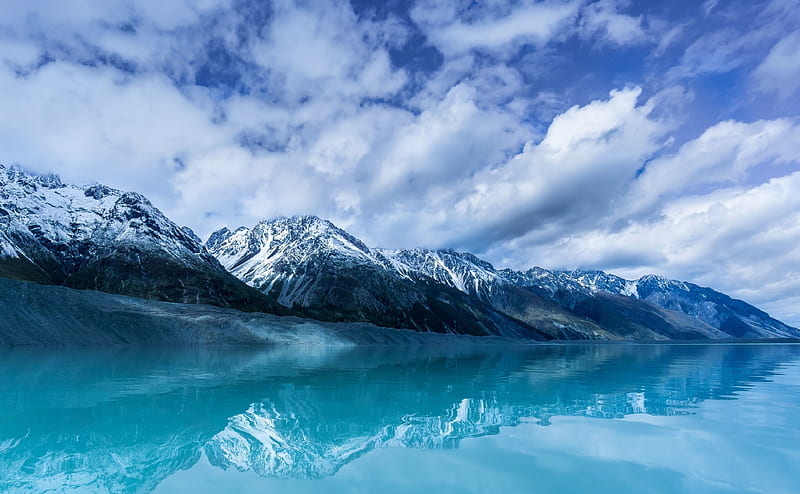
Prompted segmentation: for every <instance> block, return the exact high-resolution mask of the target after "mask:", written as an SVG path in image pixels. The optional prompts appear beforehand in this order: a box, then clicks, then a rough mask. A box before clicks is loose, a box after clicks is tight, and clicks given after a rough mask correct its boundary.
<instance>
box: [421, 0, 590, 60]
mask: <svg viewBox="0 0 800 494" xmlns="http://www.w3.org/2000/svg"><path fill="white" fill-rule="evenodd" d="M436 3H439V2H420V3H418V4H417V5H416V6H415V8H414V9H413V10H412V18H413V19H414V21H415V22H416V23H417V24H418V25H419V26H420V27H422V29H423V30H424V31H425V32H426V34H427V35H428V38H429V39H430V41H431V42H432V43H433V44H434V45H436V47H437V48H439V49H440V50H441V51H442V52H443V53H445V54H446V55H447V56H453V55H458V54H461V53H464V52H467V51H469V50H473V49H490V50H500V49H503V48H504V47H505V46H506V45H508V44H509V43H512V42H515V41H519V42H524V43H531V44H534V45H538V46H542V45H544V44H546V43H547V42H549V41H550V40H551V39H553V38H554V37H556V36H557V35H558V34H559V32H560V31H561V30H562V29H564V28H566V27H568V26H570V25H572V24H573V23H574V21H575V17H576V16H577V13H578V7H579V5H580V3H579V2H578V1H571V2H555V1H550V2H538V3H531V2H526V3H524V4H523V5H520V6H518V7H516V8H513V9H505V10H506V11H502V10H501V13H499V15H492V14H495V12H492V13H489V14H487V15H486V16H484V17H482V18H480V19H476V20H472V21H467V20H463V19H460V18H458V16H457V10H456V9H455V7H454V6H452V4H451V5H450V8H449V9H448V8H447V6H443V5H438V6H434V5H433V4H436Z"/></svg>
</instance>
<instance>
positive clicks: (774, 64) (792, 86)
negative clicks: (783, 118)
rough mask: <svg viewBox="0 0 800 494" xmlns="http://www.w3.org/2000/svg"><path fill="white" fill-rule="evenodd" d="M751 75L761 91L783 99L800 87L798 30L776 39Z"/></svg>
mask: <svg viewBox="0 0 800 494" xmlns="http://www.w3.org/2000/svg"><path fill="white" fill-rule="evenodd" d="M753 75H754V77H755V79H756V81H757V83H758V86H759V88H760V89H761V90H762V91H774V92H776V93H777V94H778V96H779V97H780V98H781V99H784V100H785V99H787V98H789V97H790V96H791V95H792V94H794V93H795V92H796V91H797V89H798V88H800V31H794V32H793V33H791V34H789V35H788V36H786V37H785V38H783V39H782V40H780V41H778V42H777V43H776V44H775V46H773V47H772V49H771V50H770V51H769V54H767V57H766V58H765V59H764V61H763V62H761V64H760V65H759V66H758V67H757V68H756V70H755V72H754V74H753Z"/></svg>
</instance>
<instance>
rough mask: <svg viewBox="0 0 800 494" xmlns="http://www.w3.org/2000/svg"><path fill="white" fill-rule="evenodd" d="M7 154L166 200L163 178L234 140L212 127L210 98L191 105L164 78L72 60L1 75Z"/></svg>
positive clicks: (2, 143) (0, 145) (1, 142)
mask: <svg viewBox="0 0 800 494" xmlns="http://www.w3.org/2000/svg"><path fill="white" fill-rule="evenodd" d="M0 107H2V108H3V110H4V112H5V113H6V115H8V116H11V115H13V118H10V117H8V118H3V119H2V120H1V121H0V149H3V158H4V160H5V161H7V162H12V163H13V162H19V163H22V164H24V165H25V166H26V167H28V168H32V169H34V170H38V171H40V172H47V171H51V170H57V171H58V172H59V173H61V174H62V175H64V178H65V179H68V180H75V181H79V182H88V181H94V180H97V181H105V182H108V183H112V184H114V185H117V186H124V187H127V188H132V189H138V190H144V191H147V192H148V193H150V194H152V195H155V196H157V197H156V198H160V199H161V200H164V199H167V198H169V197H170V195H171V194H172V193H173V191H171V190H170V189H169V184H168V181H165V180H164V177H165V176H166V177H168V176H170V175H171V174H172V173H174V171H175V170H176V169H177V167H178V165H177V163H176V161H175V158H181V157H182V159H184V160H185V159H187V157H190V156H192V155H193V154H195V153H201V152H203V150H204V149H208V148H211V147H215V146H218V145H220V144H222V143H224V142H225V141H226V140H228V139H229V138H230V134H231V131H230V129H228V128H226V127H224V126H218V125H215V124H214V123H212V121H211V120H212V113H213V112H212V109H213V108H212V106H211V105H210V102H209V101H208V100H207V99H203V98H198V99H190V98H187V97H186V96H185V95H184V94H182V93H181V92H179V91H178V90H177V89H176V88H175V87H174V86H173V85H172V84H171V83H170V81H169V80H168V79H167V78H166V77H163V76H157V75H153V76H147V77H138V78H134V79H130V78H128V77H126V76H125V75H123V74H120V73H119V72H117V71H115V70H113V69H102V70H101V69H95V68H89V67H85V66H81V65H75V64H70V63H65V62H55V63H51V64H48V65H46V66H44V67H42V68H41V69H39V70H37V71H36V72H35V73H34V74H31V75H29V76H27V77H19V76H15V75H14V74H13V73H11V72H9V71H0Z"/></svg>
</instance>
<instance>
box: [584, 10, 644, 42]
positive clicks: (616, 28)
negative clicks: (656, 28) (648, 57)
mask: <svg viewBox="0 0 800 494" xmlns="http://www.w3.org/2000/svg"><path fill="white" fill-rule="evenodd" d="M581 33H582V34H583V35H584V36H585V37H587V38H591V37H593V36H598V37H600V38H601V39H602V40H604V41H607V42H610V43H614V44H617V45H628V44H636V43H642V42H644V41H647V40H648V39H649V36H648V35H647V33H646V32H645V30H644V28H643V27H642V17H641V16H638V17H633V16H630V15H626V14H622V13H620V12H619V9H618V5H617V2H616V1H614V0H600V1H598V2H594V3H591V4H589V5H587V6H586V7H584V8H583V10H582V12H581Z"/></svg>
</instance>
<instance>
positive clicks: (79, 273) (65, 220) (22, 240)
mask: <svg viewBox="0 0 800 494" xmlns="http://www.w3.org/2000/svg"><path fill="white" fill-rule="evenodd" d="M0 276H3V277H7V278H12V279H17V280H28V281H35V282H38V283H45V284H57V285H64V286H68V287H72V288H79V289H91V290H99V291H104V292H110V293H117V294H123V295H130V296H135V297H142V298H149V299H156V300H164V301H170V302H184V303H207V304H212V305H218V306H222V307H234V308H238V309H242V310H259V311H268V312H279V313H281V312H286V311H285V309H283V307H281V306H280V305H279V304H277V303H275V302H274V301H273V300H270V299H269V297H266V296H264V295H263V294H261V293H260V292H258V291H257V290H253V289H252V288H250V287H248V286H247V285H246V284H244V283H242V282H241V281H239V280H238V279H236V278H235V277H233V276H232V275H231V274H230V273H228V272H227V271H226V270H225V268H223V267H222V266H221V265H220V263H219V262H218V261H217V260H216V259H215V258H214V256H212V255H211V254H209V253H208V251H207V250H206V249H205V247H203V245H202V244H201V242H200V241H199V239H198V238H197V237H196V236H195V235H194V234H193V233H192V232H191V230H189V229H188V228H181V227H179V226H178V225H176V224H175V223H173V222H172V221H170V220H169V219H167V218H166V217H165V216H164V215H163V214H162V213H161V211H159V210H158V209H157V208H155V207H154V206H153V205H152V204H151V203H150V201H148V200H147V199H146V198H145V197H143V196H141V195H139V194H137V193H134V192H123V191H120V190H116V189H112V188H110V187H106V186H104V185H91V186H86V187H77V186H74V185H66V184H64V183H62V182H61V180H60V179H59V178H58V177H56V176H54V175H34V174H29V173H25V172H23V171H21V170H17V169H8V168H5V167H3V166H2V165H0Z"/></svg>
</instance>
